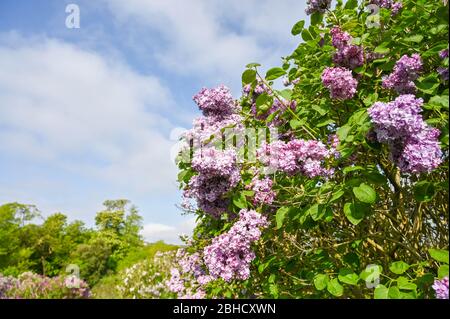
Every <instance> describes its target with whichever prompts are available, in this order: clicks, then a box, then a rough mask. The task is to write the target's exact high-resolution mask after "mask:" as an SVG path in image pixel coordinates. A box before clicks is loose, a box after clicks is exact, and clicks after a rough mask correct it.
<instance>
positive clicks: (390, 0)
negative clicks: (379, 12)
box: [370, 0, 403, 16]
mask: <svg viewBox="0 0 450 319" xmlns="http://www.w3.org/2000/svg"><path fill="white" fill-rule="evenodd" d="M370 3H371V4H376V5H377V6H380V7H381V8H385V9H391V13H392V15H394V16H395V15H397V14H398V13H399V12H400V10H401V9H402V8H403V4H402V3H401V2H395V1H394V0H371V1H370Z"/></svg>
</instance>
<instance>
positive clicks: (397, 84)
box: [383, 53, 422, 94]
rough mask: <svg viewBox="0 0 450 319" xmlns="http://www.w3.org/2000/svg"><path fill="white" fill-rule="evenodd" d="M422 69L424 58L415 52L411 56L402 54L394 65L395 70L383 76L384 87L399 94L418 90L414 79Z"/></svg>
mask: <svg viewBox="0 0 450 319" xmlns="http://www.w3.org/2000/svg"><path fill="white" fill-rule="evenodd" d="M421 70H422V59H421V58H420V55H419V54H417V53H415V54H413V55H412V56H411V57H408V56H407V55H404V56H402V57H401V58H400V59H399V60H398V61H397V63H396V64H395V66H394V71H393V72H392V73H391V74H389V75H388V76H384V77H383V87H384V88H386V89H393V90H395V91H397V93H399V94H412V93H414V92H415V91H416V85H415V84H414V81H415V80H416V79H417V78H418V77H419V72H420V71H421Z"/></svg>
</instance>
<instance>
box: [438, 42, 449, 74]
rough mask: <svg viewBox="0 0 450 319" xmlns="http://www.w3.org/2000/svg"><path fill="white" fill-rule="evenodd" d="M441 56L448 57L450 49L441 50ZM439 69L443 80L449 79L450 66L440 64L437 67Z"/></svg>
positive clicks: (442, 57)
mask: <svg viewBox="0 0 450 319" xmlns="http://www.w3.org/2000/svg"><path fill="white" fill-rule="evenodd" d="M439 57H440V58H441V59H442V60H444V59H446V58H448V49H445V50H442V51H441V52H439ZM437 71H438V73H439V75H440V76H441V79H442V80H443V81H448V73H449V70H448V67H446V66H440V67H438V68H437Z"/></svg>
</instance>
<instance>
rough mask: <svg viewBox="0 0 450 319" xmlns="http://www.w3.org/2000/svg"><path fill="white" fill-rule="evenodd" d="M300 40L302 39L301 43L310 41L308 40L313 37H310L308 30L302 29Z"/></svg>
mask: <svg viewBox="0 0 450 319" xmlns="http://www.w3.org/2000/svg"><path fill="white" fill-rule="evenodd" d="M302 39H303V41H305V42H306V41H310V40H312V39H313V37H312V36H311V33H309V30H308V29H304V30H303V31H302Z"/></svg>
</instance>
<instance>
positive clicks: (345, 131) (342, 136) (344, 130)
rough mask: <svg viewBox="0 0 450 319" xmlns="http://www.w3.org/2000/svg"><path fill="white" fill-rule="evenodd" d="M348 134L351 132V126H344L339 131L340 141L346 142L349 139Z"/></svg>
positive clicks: (337, 132)
mask: <svg viewBox="0 0 450 319" xmlns="http://www.w3.org/2000/svg"><path fill="white" fill-rule="evenodd" d="M348 132H350V126H347V125H344V126H342V127H340V128H338V129H337V131H336V134H337V135H338V137H339V140H341V141H345V139H346V138H347V135H348Z"/></svg>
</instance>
